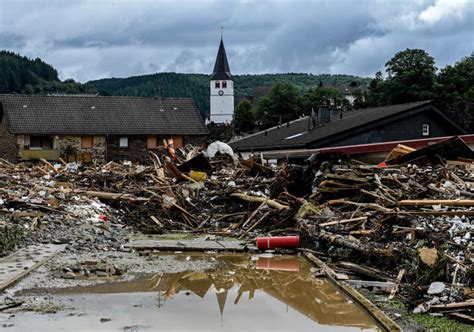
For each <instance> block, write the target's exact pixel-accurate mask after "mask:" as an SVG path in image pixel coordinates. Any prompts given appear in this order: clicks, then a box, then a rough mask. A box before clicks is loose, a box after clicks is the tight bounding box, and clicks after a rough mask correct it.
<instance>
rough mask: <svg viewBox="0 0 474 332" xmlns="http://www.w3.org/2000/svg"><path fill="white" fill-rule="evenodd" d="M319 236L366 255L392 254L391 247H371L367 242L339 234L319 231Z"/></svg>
mask: <svg viewBox="0 0 474 332" xmlns="http://www.w3.org/2000/svg"><path fill="white" fill-rule="evenodd" d="M319 237H320V238H321V239H323V240H326V241H328V242H331V243H334V244H337V245H339V246H342V247H346V248H349V249H354V250H356V251H359V252H362V253H364V254H366V255H373V254H375V255H379V256H393V248H388V249H382V248H377V247H373V246H370V245H367V244H363V243H361V242H359V241H355V240H350V239H348V238H346V237H344V236H342V235H339V234H332V233H329V232H325V231H320V232H319Z"/></svg>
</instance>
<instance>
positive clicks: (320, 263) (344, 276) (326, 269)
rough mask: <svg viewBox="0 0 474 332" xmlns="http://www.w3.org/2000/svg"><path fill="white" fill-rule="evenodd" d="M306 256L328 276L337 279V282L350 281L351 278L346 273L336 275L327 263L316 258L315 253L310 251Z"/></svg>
mask: <svg viewBox="0 0 474 332" xmlns="http://www.w3.org/2000/svg"><path fill="white" fill-rule="evenodd" d="M305 256H306V257H307V258H308V259H309V260H310V261H312V262H314V263H315V264H316V265H318V266H319V267H320V268H321V269H322V270H323V271H324V273H326V275H330V276H331V277H333V278H335V279H336V280H348V279H349V276H348V275H347V274H344V273H336V271H334V270H333V269H331V268H330V267H329V266H328V265H327V264H326V263H324V262H323V261H322V260H320V259H319V258H318V257H316V256H315V255H314V254H313V253H311V252H310V251H309V250H308V249H307V250H306V251H305Z"/></svg>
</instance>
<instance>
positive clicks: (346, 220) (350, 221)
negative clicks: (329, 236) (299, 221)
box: [319, 217, 367, 227]
mask: <svg viewBox="0 0 474 332" xmlns="http://www.w3.org/2000/svg"><path fill="white" fill-rule="evenodd" d="M366 220H367V217H357V218H351V219H342V220H334V221H328V222H324V223H322V224H319V227H326V226H334V225H341V224H347V223H356V222H360V221H366Z"/></svg>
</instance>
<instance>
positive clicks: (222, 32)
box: [221, 26, 224, 38]
mask: <svg viewBox="0 0 474 332" xmlns="http://www.w3.org/2000/svg"><path fill="white" fill-rule="evenodd" d="M221 38H224V27H223V26H221Z"/></svg>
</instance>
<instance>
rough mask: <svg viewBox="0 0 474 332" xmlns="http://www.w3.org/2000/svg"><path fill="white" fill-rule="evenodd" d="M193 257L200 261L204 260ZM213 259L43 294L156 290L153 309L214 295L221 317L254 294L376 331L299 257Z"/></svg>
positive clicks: (322, 319)
mask: <svg viewBox="0 0 474 332" xmlns="http://www.w3.org/2000/svg"><path fill="white" fill-rule="evenodd" d="M196 257H197V258H201V259H202V258H203V257H206V256H202V255H200V256H196ZM185 258H186V255H182V256H181V255H178V256H177V258H176V259H178V260H180V259H183V260H184V259H185ZM215 258H216V260H217V263H218V265H217V267H216V268H214V269H211V270H205V271H188V272H181V273H170V274H166V273H157V274H155V275H152V276H146V277H143V276H142V277H139V278H136V279H135V280H132V281H119V282H110V283H103V284H96V285H92V286H85V287H70V288H63V289H56V290H48V292H49V293H53V294H60V295H67V294H85V293H92V294H112V293H114V294H117V293H142V292H156V293H157V295H156V305H157V307H158V308H160V309H159V310H164V309H165V308H166V306H167V305H168V304H169V303H171V302H173V301H175V300H177V299H175V298H176V297H177V296H178V294H180V293H182V294H183V295H190V294H195V295H197V296H198V297H200V298H205V297H206V298H208V297H215V303H216V310H217V309H218V310H219V312H220V315H221V319H222V316H223V315H224V313H225V311H226V305H227V306H228V305H229V303H233V304H234V305H236V306H244V307H245V306H246V305H249V304H248V303H249V301H245V302H244V303H241V302H242V301H241V299H242V298H243V297H246V298H248V299H249V300H250V302H251V301H252V299H254V297H255V294H256V292H262V293H265V294H267V295H269V296H271V297H272V298H274V299H276V300H278V301H280V302H282V303H284V304H286V305H287V307H290V308H293V309H294V310H296V311H297V312H299V313H301V314H303V315H305V316H306V317H308V318H310V319H312V320H313V321H316V322H317V323H319V324H323V325H340V326H353V327H358V328H376V325H375V323H374V322H373V321H372V320H371V319H370V318H369V317H368V316H367V315H366V314H365V313H364V312H363V311H362V310H361V309H360V308H359V307H357V306H356V305H354V304H353V303H351V302H350V301H348V300H347V299H346V298H345V297H344V296H343V295H342V294H340V293H339V292H337V290H336V289H335V288H334V287H333V286H332V285H331V284H330V283H329V282H328V281H327V280H325V279H316V278H314V277H312V275H311V273H310V266H309V264H308V263H307V262H306V261H305V260H304V259H302V258H300V257H294V256H280V257H272V258H265V257H258V258H257V257H254V258H250V257H249V256H246V255H230V254H221V255H216V256H215ZM255 314H256V315H258V313H255ZM249 319H251V318H250V317H249ZM268 319H272V317H269V318H268Z"/></svg>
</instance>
